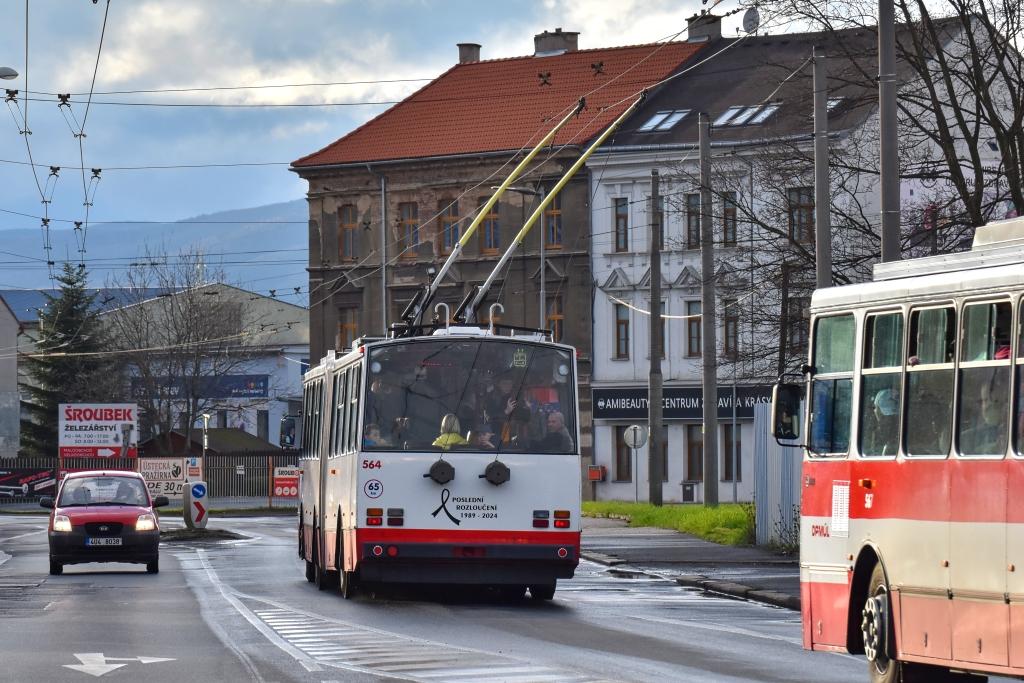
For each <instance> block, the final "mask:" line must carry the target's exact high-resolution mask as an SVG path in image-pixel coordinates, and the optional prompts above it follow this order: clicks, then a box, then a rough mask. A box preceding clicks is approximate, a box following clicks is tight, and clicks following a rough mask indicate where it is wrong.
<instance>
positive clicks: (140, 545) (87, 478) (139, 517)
mask: <svg viewBox="0 0 1024 683" xmlns="http://www.w3.org/2000/svg"><path fill="white" fill-rule="evenodd" d="M167 502H168V501H167V498H166V496H157V497H156V498H155V499H153V500H150V498H149V492H148V491H147V490H146V480H145V479H143V478H142V475H140V474H138V473H137V472H117V471H111V472H108V471H93V472H74V473H72V474H69V475H67V476H66V477H65V478H64V481H63V482H61V486H60V491H58V493H57V500H56V501H54V499H53V498H51V497H50V496H44V497H43V498H41V499H40V501H39V504H40V505H41V506H43V507H44V508H51V509H52V510H53V512H52V513H50V526H49V530H48V532H47V535H48V537H49V539H50V573H51V574H55V575H56V574H60V573H62V572H63V571H64V565H66V564H78V563H81V562H135V563H140V564H145V565H146V571H148V572H149V573H150V574H156V573H157V572H159V571H160V550H159V546H160V520H159V519H158V518H157V516H156V514H155V513H154V512H153V509H154V508H158V507H161V506H164V505H167Z"/></svg>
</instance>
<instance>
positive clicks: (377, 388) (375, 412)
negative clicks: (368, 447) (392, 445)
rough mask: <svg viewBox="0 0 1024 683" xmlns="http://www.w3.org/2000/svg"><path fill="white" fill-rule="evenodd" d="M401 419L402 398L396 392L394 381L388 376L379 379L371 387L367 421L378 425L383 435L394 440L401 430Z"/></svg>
mask: <svg viewBox="0 0 1024 683" xmlns="http://www.w3.org/2000/svg"><path fill="white" fill-rule="evenodd" d="M401 417H402V405H401V397H400V396H399V394H398V392H397V391H395V382H394V380H393V379H392V378H390V377H387V376H381V377H377V378H376V379H374V380H373V383H372V384H371V385H370V405H369V406H368V408H367V413H366V419H367V420H368V422H370V423H373V424H376V425H377V426H378V428H379V429H380V431H381V434H382V435H385V436H387V437H388V438H392V437H394V436H395V435H397V433H398V431H399V430H400V427H401V425H400V424H399V418H401Z"/></svg>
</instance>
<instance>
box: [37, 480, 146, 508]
mask: <svg viewBox="0 0 1024 683" xmlns="http://www.w3.org/2000/svg"><path fill="white" fill-rule="evenodd" d="M148 504H149V501H148V498H147V497H146V487H145V485H144V484H143V483H142V480H141V479H136V478H135V477H118V476H102V477H76V478H74V479H68V480H67V482H65V483H64V488H62V489H61V492H60V501H59V502H58V503H57V505H58V506H60V507H74V506H76V505H77V506H85V505H148Z"/></svg>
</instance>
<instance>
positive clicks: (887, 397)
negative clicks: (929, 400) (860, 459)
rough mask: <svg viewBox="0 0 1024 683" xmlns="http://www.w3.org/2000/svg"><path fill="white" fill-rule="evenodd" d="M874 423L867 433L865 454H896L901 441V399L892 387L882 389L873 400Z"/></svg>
mask: <svg viewBox="0 0 1024 683" xmlns="http://www.w3.org/2000/svg"><path fill="white" fill-rule="evenodd" d="M871 405H872V411H871V412H872V416H873V417H874V421H875V423H874V425H873V426H872V428H871V429H869V430H868V433H867V434H865V439H864V454H865V455H894V454H895V453H896V448H897V445H898V442H899V410H900V399H899V396H898V395H897V394H896V392H895V391H894V390H892V389H882V390H881V391H879V392H878V393H876V394H875V397H874V399H872V401H871Z"/></svg>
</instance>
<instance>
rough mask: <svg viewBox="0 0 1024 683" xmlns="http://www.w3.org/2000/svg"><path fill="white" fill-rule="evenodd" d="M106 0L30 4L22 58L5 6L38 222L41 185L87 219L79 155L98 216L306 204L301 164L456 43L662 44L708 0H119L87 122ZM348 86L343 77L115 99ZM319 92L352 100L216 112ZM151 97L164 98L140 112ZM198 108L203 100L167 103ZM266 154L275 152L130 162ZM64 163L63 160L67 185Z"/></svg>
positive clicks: (12, 12)
mask: <svg viewBox="0 0 1024 683" xmlns="http://www.w3.org/2000/svg"><path fill="white" fill-rule="evenodd" d="M106 4H107V3H106V0H99V2H98V3H96V4H94V3H93V2H90V1H89V0H30V1H29V2H28V68H27V69H26V68H25V67H26V55H25V37H24V33H25V23H26V22H25V3H24V2H22V0H6V2H5V3H4V7H5V9H4V12H5V17H4V18H5V21H4V24H5V26H6V27H7V31H5V35H4V41H3V43H2V44H0V66H7V67H11V68H13V69H15V70H17V71H18V72H19V76H18V77H17V78H16V79H14V80H10V81H0V84H2V85H3V86H4V87H6V88H11V89H17V90H19V91H20V93H19V95H18V101H17V103H11V102H8V103H7V107H8V109H10V110H11V112H10V113H9V114H3V117H4V118H3V120H2V121H0V188H3V189H2V190H0V209H5V210H7V211H16V212H20V213H24V214H29V215H31V216H39V215H41V214H42V209H43V207H42V205H41V197H40V189H39V187H41V188H42V190H43V193H44V194H46V195H47V197H48V198H49V196H50V192H51V190H50V188H51V187H52V201H51V202H50V204H49V206H48V207H47V208H48V213H49V215H50V216H51V217H53V218H55V219H66V220H81V218H82V216H83V213H84V209H83V202H84V195H85V192H86V190H84V189H83V179H82V176H81V172H80V171H78V170H76V169H73V168H71V167H77V166H82V165H84V166H85V167H87V168H101V169H103V170H102V172H101V174H100V180H99V181H98V182H93V181H91V180H90V179H89V178H88V176H91V173H89V172H88V171H87V172H86V175H87V178H86V180H85V183H84V184H85V186H86V188H87V189H88V188H91V189H94V191H95V194H94V196H93V200H92V204H93V206H92V209H91V213H90V222H100V221H111V220H150V221H165V220H166V221H171V220H177V219H181V218H185V217H189V216H195V215H198V214H203V213H209V212H214V211H220V210H224V209H234V208H242V207H250V206H258V205H263V204H269V203H273V202H279V201H286V200H290V199H296V198H299V197H302V196H303V192H304V191H305V183H303V182H301V181H300V180H299V179H298V178H297V177H295V175H294V174H292V173H290V172H289V171H288V170H287V162H289V161H292V160H294V159H296V158H298V157H299V156H302V155H304V154H308V153H310V152H312V151H314V150H316V149H319V148H320V147H322V146H324V145H326V144H328V143H330V142H331V141H333V140H335V139H336V138H338V137H341V136H342V135H344V134H345V133H347V132H348V131H350V130H351V129H352V128H353V127H355V126H357V125H359V124H360V123H362V122H364V121H365V120H367V119H368V118H370V117H372V116H374V115H375V114H377V113H379V112H380V111H381V110H382V109H383V108H385V106H386V105H380V104H378V105H372V104H369V105H368V104H364V103H367V102H388V101H393V100H396V99H401V98H402V97H403V96H404V95H407V94H408V93H410V92H411V91H412V90H413V89H415V88H417V87H419V86H420V85H422V84H423V83H424V82H426V79H431V78H434V77H436V76H437V75H438V74H440V73H442V72H443V71H444V70H445V69H447V68H449V67H450V66H451V65H452V64H453V63H454V62H455V61H456V59H457V49H456V47H455V44H456V43H458V42H477V43H480V44H482V45H483V50H482V56H483V58H484V59H492V58H497V57H509V56H516V55H524V54H531V53H532V52H533V35H534V34H535V33H538V32H540V31H543V30H545V29H554V28H555V27H563V28H564V29H565V30H573V31H579V32H580V33H581V35H580V47H581V48H593V47H604V46H612V45H625V44H635V43H647V42H655V41H659V40H664V39H665V38H667V37H669V36H671V35H672V34H673V33H676V32H677V31H681V30H682V29H683V28H685V25H686V17H687V16H690V15H692V14H693V13H694V12H695V11H696V10H697V9H699V8H700V7H701V5H700V0H684V1H682V2H680V1H679V0H557V1H556V0H506V1H504V2H500V3H498V2H494V3H490V2H465V1H462V0H458V1H456V0H451V1H449V0H418V1H417V0H374V1H372V2H366V1H365V0H112V1H111V2H110V5H109V13H108V15H107V21H106V30H105V34H104V37H103V43H102V51H101V54H100V59H99V66H98V70H97V73H96V84H95V91H94V95H93V101H92V104H91V106H90V107H89V109H88V115H87V116H86V99H87V95H88V92H89V88H90V80H91V78H92V75H93V69H94V66H95V65H96V54H97V48H98V46H99V44H100V33H101V30H102V28H103V18H104V10H105V9H106ZM725 4H726V3H723V9H724V8H725ZM627 18H628V19H627ZM727 30H729V31H731V30H732V29H731V28H728V29H727ZM684 37H685V34H684ZM26 75H27V76H28V85H27V87H26V82H25V77H26ZM410 79H420V80H410ZM359 81H362V83H356V82H359ZM385 81H392V82H385ZM338 82H344V83H346V84H339V85H330V86H323V85H320V86H309V87H275V88H266V87H264V88H259V89H231V90H228V89H214V90H189V91H186V92H136V93H130V94H113V93H114V92H115V91H129V90H134V91H138V90H160V91H166V90H171V89H202V88H207V89H209V88H238V87H240V86H268V85H290V84H310V83H321V84H322V83H338ZM26 90H28V91H29V92H30V94H29V96H28V97H29V99H28V101H26V100H25V92H26ZM56 93H72V96H71V99H70V106H69V107H64V108H63V110H62V109H61V107H59V106H58V101H57V98H56V96H55V94H56ZM114 103H120V104H114ZM313 103H338V105H339V106H324V107H311V106H301V107H282V106H246V107H237V106H236V107H225V106H219V107H215V106H209V105H285V104H290V105H296V104H303V105H305V104H313ZM153 104H159V105H164V106H139V105H153ZM186 104H187V105H201V106H166V105H186ZM26 105H27V109H28V128H29V130H31V136H28V139H29V141H30V146H31V154H32V157H33V159H34V160H35V162H36V163H37V164H43V165H44V167H43V168H37V169H36V172H37V176H38V185H39V187H37V179H36V178H34V177H33V174H32V172H31V167H29V166H27V165H24V164H25V163H26V162H27V161H28V154H29V150H27V149H26V145H25V137H26V136H24V135H21V134H19V129H20V127H21V126H20V121H19V119H21V117H23V116H24V114H25V108H26ZM83 119H84V132H85V136H84V137H82V138H81V142H82V145H81V150H80V149H79V138H76V136H75V134H74V132H73V131H72V129H73V128H74V129H77V130H82V124H83ZM76 132H77V131H76ZM80 154H81V156H83V157H84V160H85V163H84V164H80V163H79V158H80ZM12 162H15V163H12ZM269 162H279V164H278V165H266V166H240V167H225V168H186V169H163V170H138V169H123V170H118V167H138V166H168V165H187V164H196V165H205V164H266V163H269ZM50 165H59V166H61V167H62V169H61V171H60V174H59V177H58V178H56V179H55V180H54V179H52V178H49V177H48V176H49V169H48V168H46V167H45V166H50ZM48 182H49V185H48V184H47V183H48ZM66 226H67V224H64V225H63V226H61V225H56V224H55V227H66ZM38 227H39V220H38V219H33V218H27V217H20V216H16V215H12V214H10V213H2V212H0V229H6V228H38Z"/></svg>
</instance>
